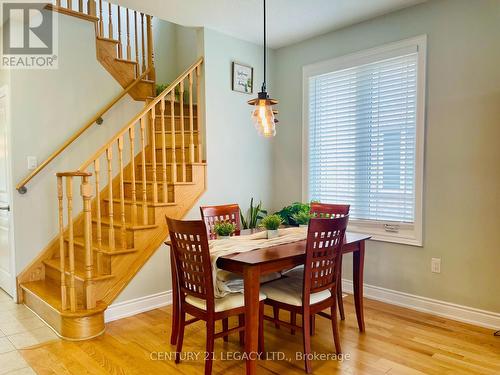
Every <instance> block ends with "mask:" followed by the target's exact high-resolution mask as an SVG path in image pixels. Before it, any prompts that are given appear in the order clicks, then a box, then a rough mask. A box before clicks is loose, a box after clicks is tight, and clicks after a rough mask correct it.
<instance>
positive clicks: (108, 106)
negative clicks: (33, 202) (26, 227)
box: [16, 68, 149, 194]
mask: <svg viewBox="0 0 500 375" xmlns="http://www.w3.org/2000/svg"><path fill="white" fill-rule="evenodd" d="M148 73H149V68H148V69H147V70H146V71H145V72H144V73H143V74H141V75H140V76H139V77H137V78H136V79H135V80H134V81H133V82H132V83H131V84H130V85H128V86H127V87H126V88H125V89H123V90H122V91H121V92H120V94H118V95H117V96H116V97H115V98H114V99H113V100H111V101H110V102H109V103H108V104H106V105H105V106H104V107H103V108H102V109H101V110H100V111H99V112H97V113H96V114H95V115H94V116H93V117H92V118H91V119H90V121H89V122H87V123H86V124H85V125H84V126H82V127H81V128H80V129H79V130H78V131H77V132H76V133H75V134H73V135H72V136H71V137H70V138H69V139H68V140H67V141H66V142H64V144H63V145H62V146H61V147H59V148H58V149H57V150H56V151H54V152H53V153H52V154H51V155H50V156H49V157H48V158H47V159H46V160H45V161H44V162H43V163H42V164H40V165H39V166H38V167H37V168H36V169H35V170H33V171H32V172H31V173H30V174H29V175H28V176H27V177H25V178H24V179H23V180H22V181H21V182H19V183H18V184H17V185H16V190H17V191H18V192H19V193H20V194H25V193H26V192H27V191H28V189H27V188H26V184H27V183H28V182H29V181H30V180H31V179H32V178H33V177H35V176H36V175H37V174H38V173H40V172H41V171H42V169H44V168H45V167H46V166H47V165H48V164H49V163H50V162H51V161H52V160H54V159H55V158H56V157H57V156H59V155H60V154H61V153H62V152H63V151H64V150H65V149H66V148H67V147H68V146H69V145H71V144H72V143H73V142H74V141H75V140H76V139H77V138H78V137H80V136H81V135H82V134H83V133H84V132H85V131H86V130H87V129H88V128H90V127H91V126H92V125H93V124H94V123H95V122H96V121H98V120H99V119H100V118H101V117H102V116H103V115H104V114H105V113H106V112H107V111H109V110H110V109H111V107H113V106H114V105H115V104H116V103H117V102H118V101H119V100H120V99H121V98H123V97H124V96H125V95H127V94H128V92H129V91H130V90H132V88H133V87H134V86H135V85H136V84H138V83H139V82H140V81H141V80H142V79H143V78H145V77H146V76H147V75H148Z"/></svg>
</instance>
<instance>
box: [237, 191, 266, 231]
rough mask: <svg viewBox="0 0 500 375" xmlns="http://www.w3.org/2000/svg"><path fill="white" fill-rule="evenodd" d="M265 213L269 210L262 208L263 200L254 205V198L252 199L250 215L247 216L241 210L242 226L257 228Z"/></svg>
mask: <svg viewBox="0 0 500 375" xmlns="http://www.w3.org/2000/svg"><path fill="white" fill-rule="evenodd" d="M264 215H267V210H264V209H263V208H262V202H259V204H258V205H256V206H255V207H254V205H253V198H252V199H251V200H250V208H249V209H248V215H247V217H246V218H245V217H244V216H243V213H242V212H241V210H240V219H241V227H242V228H243V229H253V228H257V225H258V223H259V220H261V219H262V218H263V217H264Z"/></svg>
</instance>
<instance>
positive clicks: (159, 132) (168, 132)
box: [155, 129, 198, 134]
mask: <svg viewBox="0 0 500 375" xmlns="http://www.w3.org/2000/svg"><path fill="white" fill-rule="evenodd" d="M190 132H191V131H190V130H189V129H187V130H184V131H182V130H176V131H175V134H182V133H184V134H186V133H187V134H189V133H190ZM193 133H196V134H198V129H193ZM155 134H163V132H162V131H161V130H155ZM165 134H172V130H165Z"/></svg>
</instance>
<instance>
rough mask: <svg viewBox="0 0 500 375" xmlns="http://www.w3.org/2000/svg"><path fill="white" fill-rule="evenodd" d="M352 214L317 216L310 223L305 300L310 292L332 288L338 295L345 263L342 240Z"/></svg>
mask: <svg viewBox="0 0 500 375" xmlns="http://www.w3.org/2000/svg"><path fill="white" fill-rule="evenodd" d="M348 220H349V215H347V216H344V217H340V218H334V219H330V218H313V219H311V221H310V222H309V228H308V233H307V245H306V261H305V266H304V290H303V293H304V295H303V298H304V299H303V301H304V304H306V303H307V304H308V303H309V300H310V294H313V293H317V292H321V291H323V290H327V289H329V290H330V291H331V293H332V296H333V297H335V291H336V288H337V284H338V282H339V277H338V276H339V274H340V267H341V266H342V243H343V241H344V236H345V231H346V228H347V222H348Z"/></svg>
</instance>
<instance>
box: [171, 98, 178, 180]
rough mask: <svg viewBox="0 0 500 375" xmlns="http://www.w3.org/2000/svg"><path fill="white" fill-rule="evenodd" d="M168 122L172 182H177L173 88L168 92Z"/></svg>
mask: <svg viewBox="0 0 500 375" xmlns="http://www.w3.org/2000/svg"><path fill="white" fill-rule="evenodd" d="M170 122H171V131H172V182H174V183H175V182H177V157H176V155H175V141H176V139H175V88H174V89H172V91H171V93H170Z"/></svg>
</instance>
